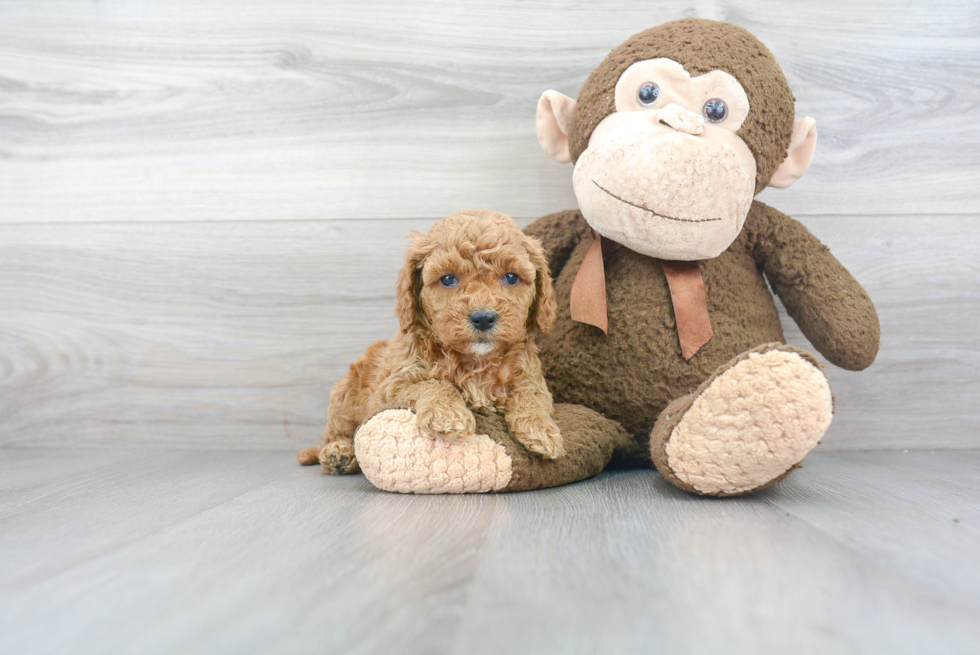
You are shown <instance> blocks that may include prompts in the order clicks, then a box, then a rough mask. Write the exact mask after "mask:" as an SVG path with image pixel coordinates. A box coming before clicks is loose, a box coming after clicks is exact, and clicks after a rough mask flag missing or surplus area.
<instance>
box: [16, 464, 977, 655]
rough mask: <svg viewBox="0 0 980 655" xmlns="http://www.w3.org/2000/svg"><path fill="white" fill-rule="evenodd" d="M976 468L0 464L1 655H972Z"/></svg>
mask: <svg viewBox="0 0 980 655" xmlns="http://www.w3.org/2000/svg"><path fill="white" fill-rule="evenodd" d="M978 470H980V451H963V452H957V453H951V452H939V453H934V454H932V453H928V452H912V453H901V452H875V453H815V454H814V455H811V456H810V457H809V458H808V459H807V461H806V466H805V467H804V468H803V469H802V470H800V471H797V472H796V473H795V474H794V475H793V476H791V477H790V478H789V479H788V480H787V481H785V482H784V483H781V484H780V485H778V486H777V487H775V488H772V489H769V490H766V491H764V492H762V493H759V494H756V495H754V496H751V497H747V498H736V499H725V500H718V499H706V498H697V497H693V496H690V495H687V494H684V493H682V492H679V491H678V490H676V489H675V488H673V487H671V486H670V485H669V484H667V483H666V482H665V481H664V480H663V479H662V478H661V477H660V476H659V475H657V474H656V473H653V472H651V471H631V472H614V473H604V474H601V475H600V476H599V477H597V478H595V479H593V480H590V481H586V482H583V483H579V484H575V485H570V486H567V487H562V488H559V489H552V490H544V491H537V492H534V493H517V494H504V495H499V496H462V497H461V496H455V497H453V496H442V497H418V496H415V497H413V496H400V495H397V494H386V493H383V492H380V491H378V490H376V489H374V488H373V487H371V485H370V484H369V483H368V482H367V481H366V480H365V479H364V478H363V476H360V475H357V476H349V477H333V476H325V475H323V474H321V473H320V472H319V471H317V470H315V469H309V468H305V469H304V468H300V467H299V466H297V465H296V463H295V462H294V461H293V459H292V457H291V456H289V455H288V454H285V453H281V454H272V453H247V452H226V451H217V452H201V451H195V452H188V451H172V452H161V451H152V450H151V451H148V450H145V449H137V450H130V451H119V450H105V449H89V450H78V449H74V450H73V449H68V448H65V449H59V450H57V451H45V450H41V449H24V450H20V449H0V528H2V529H0V652H4V653H37V654H42V653H64V652H72V653H79V654H85V655H88V654H90V653H120V652H127V653H131V652H139V653H147V654H153V653H175V652H179V653H189V654H194V653H241V652H269V653H271V652H276V653H287V652H288V653H344V654H348V653H384V652H399V653H409V654H411V653H429V654H436V655H441V654H443V653H447V654H448V653H459V654H463V653H466V654H482V653H503V652H528V653H544V652H560V653H570V654H577V653H616V654H627V653H650V652H678V653H683V652H724V653H731V654H733V655H737V654H740V653H754V654H766V653H786V652H793V653H836V652H860V653H870V652H888V653H915V654H919V653H925V652H929V653H932V652H936V653H950V654H957V653H973V652H975V651H976V644H977V642H978V639H980V625H978V624H977V622H976V616H977V615H978V614H980V530H978V526H980V502H978V500H977V499H978V495H977V494H978V492H980V478H978V477H977V475H976V472H977V471H978ZM41 471H43V473H42V474H41V475H38V472H41ZM168 479H169V480H170V481H171V484H172V485H173V487H172V489H170V488H168V484H167V480H168ZM195 487H196V488H197V491H196V492H195V490H194V489H195ZM954 519H955V520H954Z"/></svg>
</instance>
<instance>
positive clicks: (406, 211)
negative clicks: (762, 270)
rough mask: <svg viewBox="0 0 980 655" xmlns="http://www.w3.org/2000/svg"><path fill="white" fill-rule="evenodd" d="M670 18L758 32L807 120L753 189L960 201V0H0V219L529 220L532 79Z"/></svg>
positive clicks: (905, 209)
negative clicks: (788, 186) (802, 134)
mask: <svg viewBox="0 0 980 655" xmlns="http://www.w3.org/2000/svg"><path fill="white" fill-rule="evenodd" d="M684 16H701V17H707V18H715V19H723V20H729V21H732V22H735V23H738V24H740V25H743V26H745V27H747V28H748V29H750V30H751V31H752V32H754V33H755V34H757V35H758V36H759V37H760V38H761V39H762V40H763V41H764V42H765V43H766V44H767V45H768V46H769V47H770V48H771V49H772V50H773V52H774V53H775V54H776V55H777V57H778V59H779V61H780V62H781V64H782V67H783V69H784V70H785V71H786V74H787V77H788V78H789V81H790V84H791V86H792V88H793V89H794V91H795V93H796V96H797V98H798V103H797V105H798V107H797V110H798V113H799V114H801V115H803V114H806V115H811V116H814V117H815V118H816V119H817V121H818V125H819V130H820V146H819V149H818V152H817V157H816V159H815V161H814V165H813V167H812V169H811V171H810V172H809V173H808V175H807V176H806V177H805V178H804V179H803V180H802V181H801V182H799V183H798V185H797V186H796V187H795V188H794V189H792V190H790V191H783V192H778V191H767V192H765V193H764V194H763V197H762V199H763V200H766V201H767V202H768V201H773V202H775V204H776V205H777V206H780V207H781V208H782V209H784V210H785V211H787V212H789V213H791V214H794V215H829V214H835V215H856V214H871V215H878V216H882V215H894V214H920V213H929V214H935V213H973V212H976V211H977V200H978V195H977V188H978V187H980V185H978V181H980V179H978V174H977V171H978V167H980V84H978V80H980V7H978V5H977V4H976V2H974V1H973V0H949V1H947V2H938V3H928V4H925V3H910V2H884V3H882V2H878V1H877V0H875V1H872V0H865V1H863V2H852V1H851V0H847V1H844V0H833V1H829V2H821V3H804V4H797V5H793V6H792V8H788V7H784V6H781V5H771V4H767V3H763V2H760V1H759V0H744V1H718V2H684V3H677V2H668V1H666V0H655V1H652V2H644V3H639V4H638V3H635V2H631V1H627V0H617V1H614V2H603V3H595V2H582V1H575V2H569V3H557V2H538V3H523V2H516V1H513V0H512V1H503V2H501V1H499V0H493V1H489V0H478V1H475V2H467V3H464V4H460V3H426V2H412V1H409V2H390V1H384V0H360V1H358V2H348V3H344V2H327V3H323V2H314V1H313V0H309V1H305V2H297V1H291V2H268V1H251V2H236V3H234V5H229V4H228V3H223V2H219V1H218V0H207V1H195V2H182V3H163V4H159V3H146V2H143V3H132V2H118V1H110V2H98V3H91V2H82V1H81V0H71V1H67V0H60V1H52V2H44V3H32V2H13V3H10V2H8V3H4V5H3V7H2V8H0V90H2V94H0V197H2V198H3V202H2V203H0V221H2V222H31V223H40V222H78V221H203V220H228V219H234V220H268V219H279V218H285V219H311V218H315V219H329V218H345V219H346V218H415V217H422V218H434V217H437V216H442V215H446V214H448V213H451V212H452V211H455V210H457V209H460V208H462V207H467V206H480V207H490V208H493V209H497V210H499V211H503V212H505V213H508V214H510V215H512V216H515V217H521V218H534V217H537V216H540V215H542V214H545V213H549V212H552V211H556V210H559V209H562V208H565V207H568V206H572V205H573V197H572V193H571V183H570V179H571V171H570V168H569V167H563V166H559V165H557V164H554V163H552V162H551V161H550V160H549V159H548V158H547V157H546V156H545V155H544V154H543V153H542V152H541V151H540V149H539V147H538V145H537V140H536V138H535V135H534V108H535V104H536V101H537V98H538V96H539V95H540V93H541V92H542V91H544V90H545V89H548V88H555V89H558V90H560V91H562V92H565V93H568V94H571V95H574V94H576V93H577V91H578V88H579V86H580V85H581V83H582V81H583V80H584V79H585V77H586V76H587V74H588V73H589V71H590V70H591V69H592V68H594V67H595V66H596V65H597V64H598V62H599V61H600V60H601V59H602V57H604V56H605V54H606V53H607V52H608V51H609V50H610V49H611V48H613V47H615V46H616V45H618V44H619V43H620V42H622V41H623V40H624V39H625V38H627V37H628V36H629V35H630V34H632V33H634V32H635V31H637V30H639V29H642V28H644V27H647V26H652V25H655V24H658V23H661V22H665V21H668V20H672V19H676V18H680V17H684Z"/></svg>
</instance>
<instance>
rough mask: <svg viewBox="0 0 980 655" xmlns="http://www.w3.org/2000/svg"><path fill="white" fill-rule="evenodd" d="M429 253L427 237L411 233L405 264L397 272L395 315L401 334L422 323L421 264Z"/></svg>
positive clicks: (419, 233)
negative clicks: (420, 295)
mask: <svg viewBox="0 0 980 655" xmlns="http://www.w3.org/2000/svg"><path fill="white" fill-rule="evenodd" d="M430 251H431V248H430V245H429V240H428V237H427V236H426V235H424V234H422V233H421V232H412V243H411V245H410V246H409V247H408V250H407V251H406V252H405V264H404V265H403V266H402V268H401V270H400V271H398V283H397V285H396V290H395V315H396V316H398V324H399V326H400V327H401V329H402V332H411V331H412V330H413V329H416V328H418V327H419V326H420V325H421V323H422V318H423V317H422V300H421V298H420V297H419V294H420V293H421V292H422V264H423V263H424V261H425V258H426V257H427V256H428V255H429V252H430Z"/></svg>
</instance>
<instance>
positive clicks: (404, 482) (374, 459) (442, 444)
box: [354, 409, 512, 494]
mask: <svg viewBox="0 0 980 655" xmlns="http://www.w3.org/2000/svg"><path fill="white" fill-rule="evenodd" d="M354 449H355V453H356V455H357V459H358V461H359V462H360V463H361V470H362V471H363V472H364V475H365V476H366V477H367V479H368V480H369V481H370V482H371V483H372V484H373V485H374V486H376V487H378V488H379V489H383V490H385V491H397V492H399V493H415V494H447V493H449V494H461V493H486V492H489V491H499V490H501V489H503V488H504V487H506V486H507V485H508V484H509V483H510V481H511V476H512V466H511V457H510V455H508V454H507V449H506V448H505V447H504V446H503V445H501V444H499V443H497V442H496V441H494V440H493V439H491V438H490V437H489V436H487V435H485V434H470V435H463V436H460V437H457V438H455V439H445V438H443V437H441V436H439V435H438V434H436V433H435V432H432V431H431V430H427V429H425V428H423V427H421V426H420V425H419V424H418V421H417V419H416V417H415V414H414V413H413V412H412V411H410V410H407V409H389V410H386V411H384V412H381V413H379V414H376V415H375V416H373V417H371V419H370V420H368V421H367V422H366V423H365V424H364V425H362V426H361V427H360V429H358V431H357V434H356V435H354Z"/></svg>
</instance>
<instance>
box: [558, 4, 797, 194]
mask: <svg viewBox="0 0 980 655" xmlns="http://www.w3.org/2000/svg"><path fill="white" fill-rule="evenodd" d="M659 57H665V58H667V59H672V60H674V61H676V62H678V63H680V64H682V65H683V66H684V69H685V70H686V71H687V72H688V73H690V74H691V75H692V76H697V75H703V74H705V73H707V72H710V71H712V70H721V71H724V72H726V73H729V74H731V75H733V76H734V77H735V78H736V79H737V80H738V81H739V82H740V83H741V84H742V88H743V89H745V94H746V95H747V96H748V99H749V106H750V111H749V116H748V118H747V119H746V120H745V122H744V123H743V124H742V127H741V128H740V129H739V131H738V135H739V136H740V137H742V140H743V141H745V143H746V145H748V147H749V150H751V151H752V154H753V155H754V156H755V161H756V189H755V192H756V193H759V192H760V191H762V189H764V188H765V186H766V185H767V184H768V183H769V180H770V178H772V174H773V173H774V172H775V171H776V167H777V166H779V164H780V162H782V160H783V158H784V157H785V155H786V148H787V146H788V145H789V141H790V136H791V135H792V133H793V120H794V117H795V113H796V112H795V107H794V103H795V101H796V100H795V98H794V97H793V93H792V92H791V91H790V89H789V85H788V84H787V82H786V77H785V75H783V71H782V69H781V68H780V67H779V64H778V63H777V62H776V58H775V57H773V55H772V53H771V52H770V51H769V49H768V48H766V46H765V45H763V44H762V42H761V41H759V40H758V39H757V38H755V37H754V36H753V35H752V34H751V33H750V32H748V31H747V30H745V29H743V28H741V27H738V26H737V25H732V24H730V23H721V22H717V21H712V20H705V19H701V18H685V19H683V20H678V21H674V22H672V23H665V24H663V25H659V26H657V27H653V28H651V29H648V30H645V31H643V32H640V33H639V34H635V35H633V36H632V37H630V38H629V39H628V40H627V41H626V42H625V43H623V44H622V45H620V46H619V47H618V48H616V49H615V50H613V51H612V52H611V53H609V55H608V56H607V57H606V59H605V60H604V61H603V62H602V63H601V64H600V65H599V67H598V68H596V69H595V70H594V71H593V72H592V74H591V75H590V76H589V78H588V79H587V80H586V81H585V84H584V85H582V89H581V91H580V92H579V96H578V104H577V105H576V107H575V113H574V115H573V116H572V126H571V130H570V134H569V140H568V147H569V151H570V153H571V156H572V161H575V160H577V159H578V157H579V155H581V154H582V152H584V151H585V149H586V147H587V146H588V144H589V137H590V136H592V131H593V130H594V129H595V127H596V125H598V124H599V122H600V121H602V119H603V118H605V117H606V116H608V115H609V114H611V113H613V112H614V111H615V110H616V107H615V89H616V82H617V81H619V77H620V76H621V75H622V74H623V71H625V70H626V69H627V68H629V67H630V65H631V64H633V63H635V62H637V61H643V60H646V59H656V58H659Z"/></svg>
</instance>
